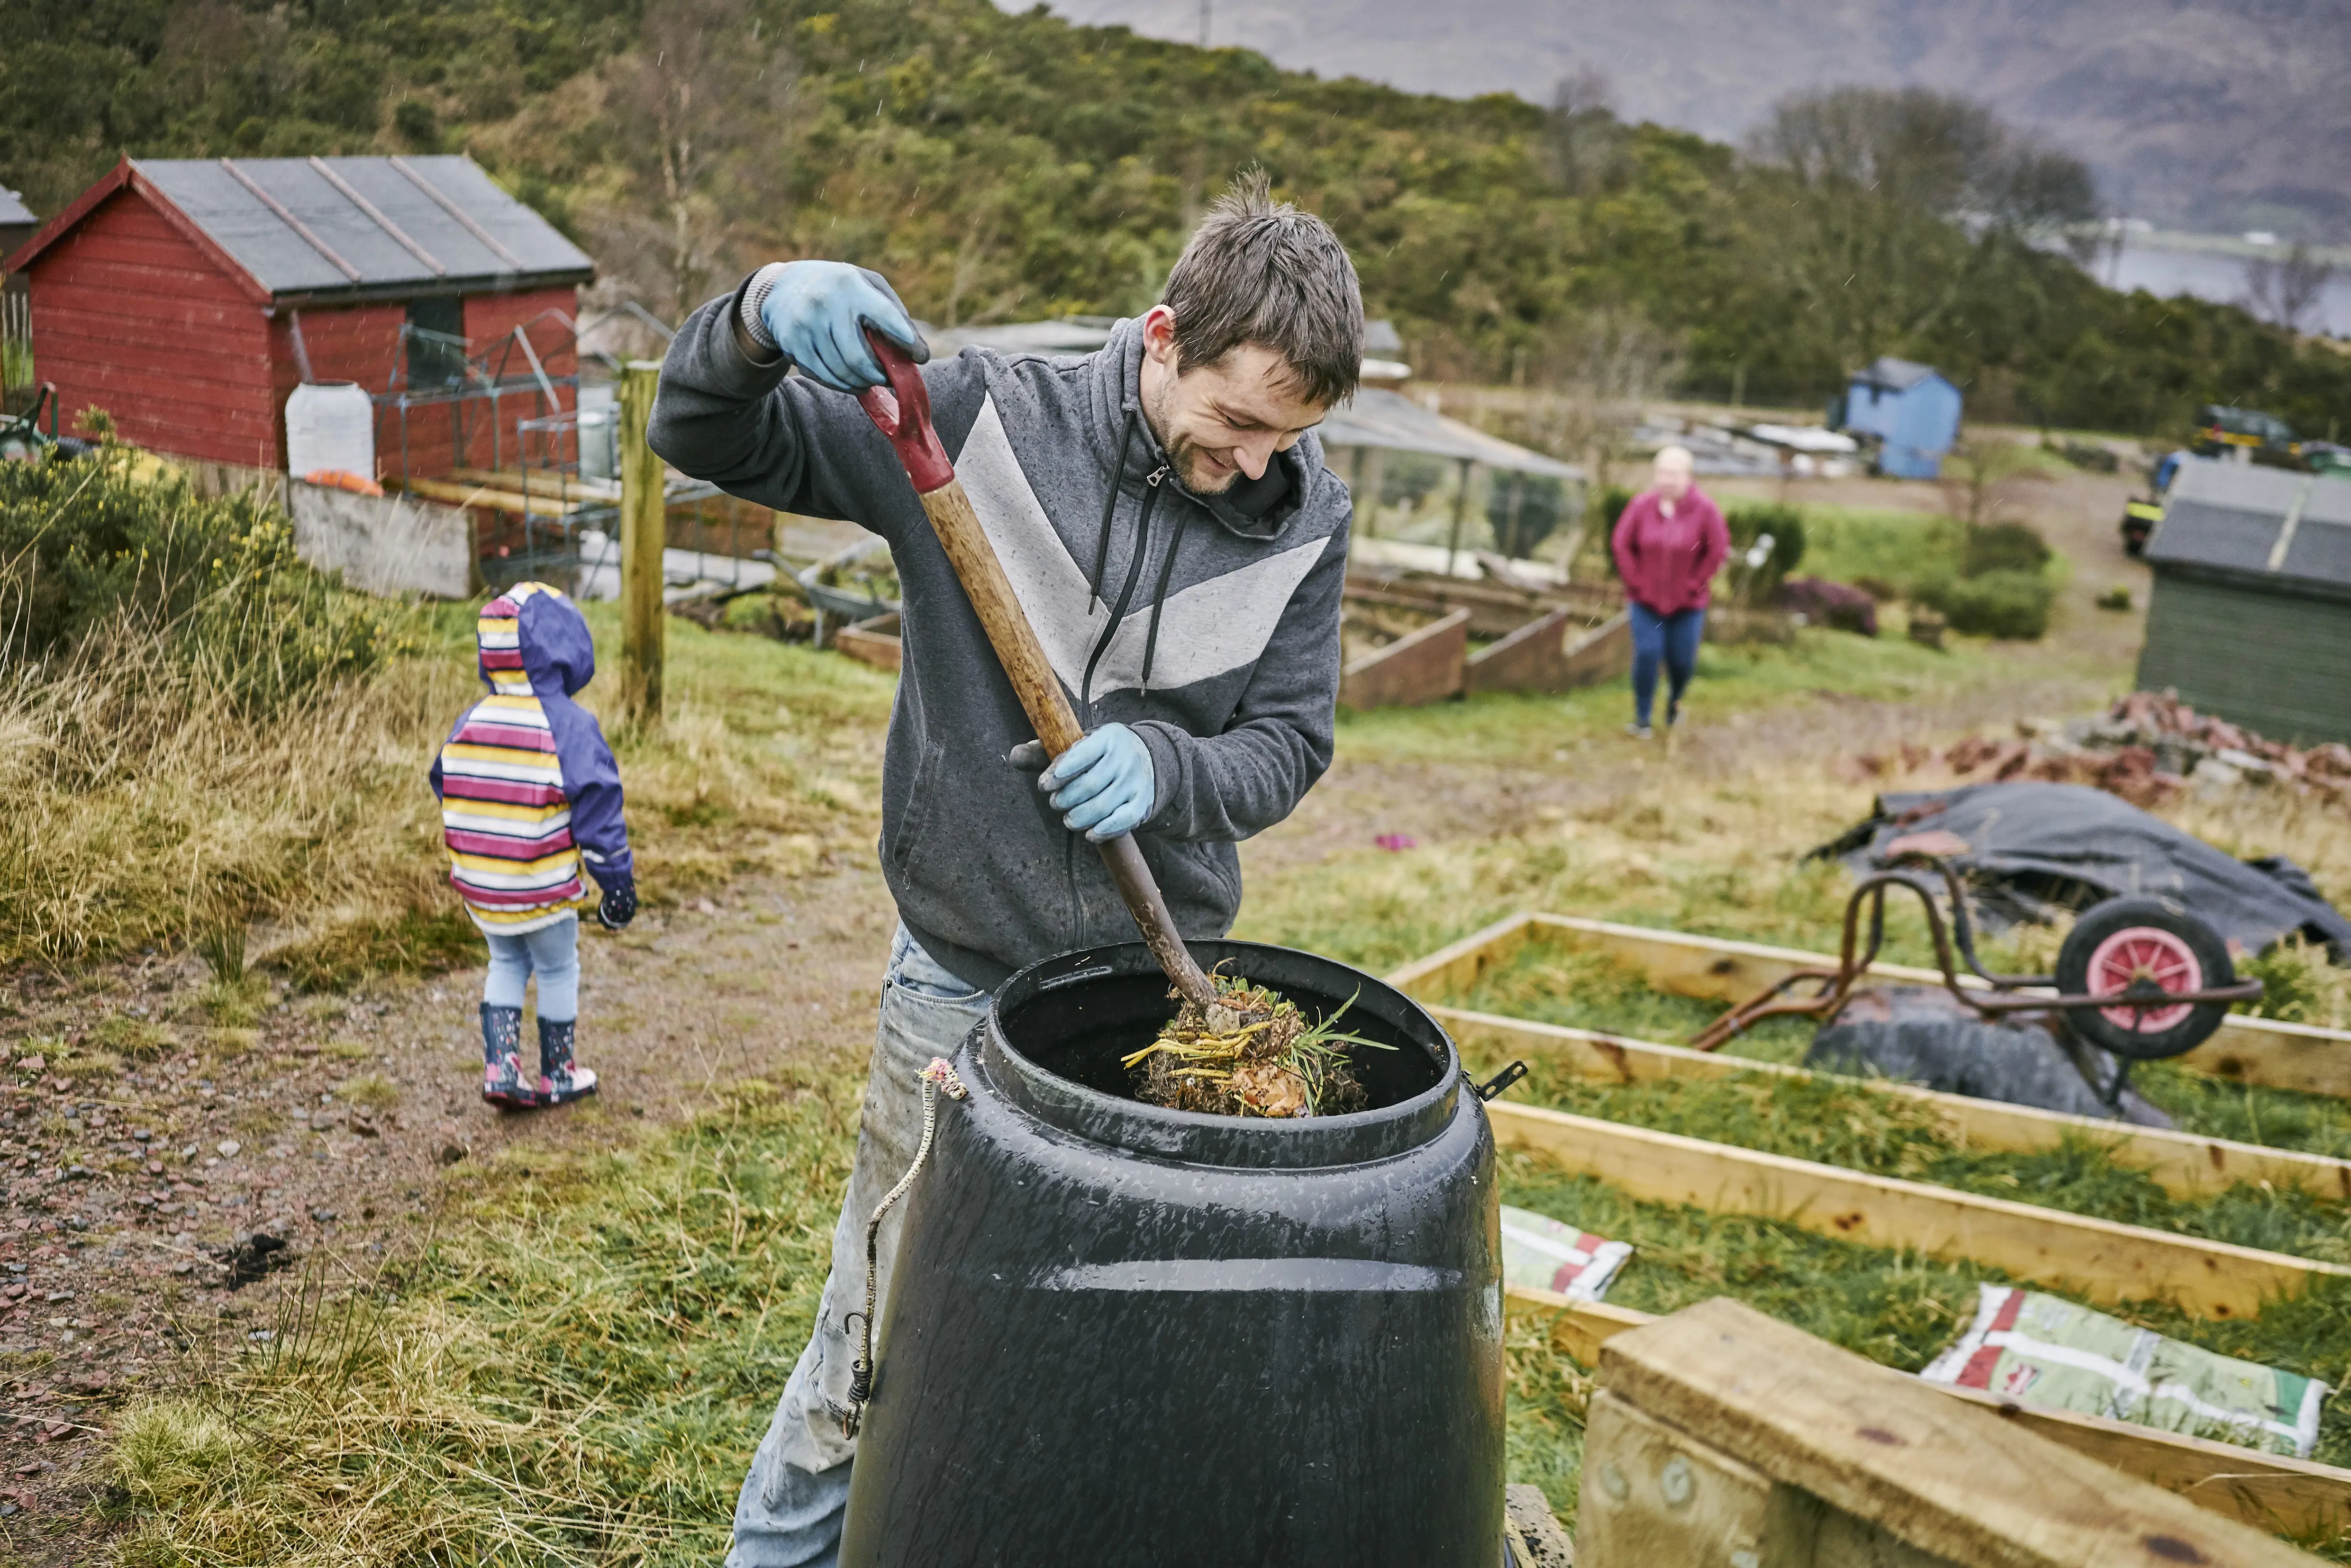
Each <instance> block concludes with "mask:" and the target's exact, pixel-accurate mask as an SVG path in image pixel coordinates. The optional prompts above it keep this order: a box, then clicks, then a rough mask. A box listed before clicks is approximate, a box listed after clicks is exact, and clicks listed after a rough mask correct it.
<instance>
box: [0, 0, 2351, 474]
mask: <svg viewBox="0 0 2351 1568" xmlns="http://www.w3.org/2000/svg"><path fill="white" fill-rule="evenodd" d="M20 9H21V10H25V11H28V12H30V13H32V15H31V16H30V17H29V18H28V22H29V25H28V26H24V27H22V28H19V29H12V33H13V34H14V36H13V37H12V38H11V41H10V45H9V47H8V48H7V49H5V51H0V183H8V184H10V185H15V186H18V187H20V188H22V189H24V191H25V192H26V195H27V197H28V199H29V200H31V202H32V203H33V204H34V205H35V207H36V210H37V211H43V212H48V211H54V210H56V208H57V207H58V206H59V205H61V204H63V203H64V202H65V201H67V200H68V199H70V197H71V196H72V194H73V193H75V192H76V191H77V190H78V189H79V188H80V186H81V185H82V184H83V183H87V181H89V179H91V178H94V177H95V175H96V174H97V173H99V172H102V171H103V170H104V169H105V168H106V167H107V166H108V165H110V163H111V162H113V160H114V159H115V158H116V157H117V156H118V155H120V154H121V153H123V152H130V153H131V154H133V155H144V156H210V155H216V154H219V153H224V152H225V153H231V154H238V155H252V156H269V155H295V154H307V153H313V152H371V151H393V152H396V151H465V152H471V153H472V154H473V155H474V156H475V157H476V158H478V159H479V160H481V161H482V162H484V163H485V164H486V165H487V166H488V167H489V168H490V169H491V170H492V171H493V172H495V173H496V174H497V175H498V176H499V177H500V178H501V179H502V180H504V181H506V182H507V183H508V184H509V185H510V186H511V187H512V188H513V189H514V190H515V191H516V192H517V194H519V195H521V196H522V197H524V199H526V200H528V201H530V202H531V203H533V204H535V205H537V206H538V207H539V208H540V209H541V210H543V211H545V212H547V213H548V214H549V216H551V217H552V218H554V219H555V220H556V221H557V222H558V223H559V225H562V226H564V227H565V228H566V229H567V230H568V231H569V232H571V233H572V234H573V235H575V237H577V238H579V239H580V240H581V241H582V243H583V244H585V245H586V246H588V248H589V249H590V251H591V252H592V253H593V254H595V255H596V256H598V258H599V261H600V264H601V267H602V268H603V271H604V274H605V278H606V284H605V287H607V288H608V289H611V290H614V291H620V292H628V293H631V294H633V295H634V296H635V297H636V298H640V299H641V300H642V301H643V302H644V303H645V304H647V305H648V306H650V307H652V308H654V309H656V310H658V311H661V312H662V313H664V314H665V315H669V316H671V317H673V318H674V317H675V316H676V315H678V314H680V313H682V312H683V311H684V309H686V308H691V306H692V305H693V304H694V303H695V302H696V301H698V300H699V299H701V298H705V297H706V296H708V295H709V294H712V293H715V292H716V291H717V290H719V289H721V288H724V287H726V286H728V285H729V284H731V283H732V282H733V281H734V279H735V277H737V276H738V275H739V273H740V271H741V270H742V269H744V268H746V267H748V266H749V265H751V264H753V263H754V262H756V261H758V260H759V259H764V258H767V257H770V256H802V255H823V256H837V257H841V258H842V259H847V260H853V261H858V262H862V263H863V264H865V265H867V266H871V267H875V268H876V269H878V270H881V271H883V272H884V273H886V274H887V275H888V276H889V277H891V278H892V279H893V281H894V282H895V283H896V284H897V286H898V287H899V288H900V290H901V292H902V293H904V295H905V297H906V298H907V301H908V303H909V304H910V305H911V306H912V307H913V308H914V310H915V311H916V312H917V313H918V314H920V315H922V316H924V317H925V318H926V319H930V320H933V321H936V322H941V323H946V324H959V323H968V322H980V321H987V320H998V319H1022V318H1032V317H1046V316H1056V315H1061V314H1072V313H1077V314H1120V313H1126V312H1131V311H1134V310H1135V309H1137V308H1141V307H1142V306H1144V305H1145V304H1147V303H1149V302H1150V301H1151V300H1152V299H1153V298H1155V297H1156V294H1157V290H1158V287H1159V284H1160V281H1161V279H1162V278H1163V277H1165V271H1166V268H1167V267H1168V266H1169V264H1170V263H1171V262H1172V261H1173V260H1174V258H1175V254H1176V252H1177V250H1178V249H1179V248H1180V246H1181V245H1182V242H1183V239H1184V236H1185V235H1186V233H1187V232H1188V230H1189V227H1190V225H1191V224H1192V223H1193V221H1194V220H1195V219H1196V215H1197V214H1198V213H1199V212H1200V210H1201V208H1202V207H1203V205H1204V204H1205V203H1206V201H1207V199H1208V197H1209V196H1211V195H1212V194H1213V193H1215V192H1216V191H1217V189H1218V188H1219V187H1220V186H1221V185H1222V184H1223V183H1224V182H1225V181H1226V180H1228V178H1229V177H1230V176H1231V174H1232V173H1233V172H1234V171H1236V170H1237V169H1238V168H1240V167H1243V166H1244V165H1246V164H1249V163H1250V162H1257V163H1261V164H1262V165H1263V166H1264V167H1265V168H1266V169H1267V170H1268V171H1269V172H1270V173H1271V174H1272V175H1273V177H1274V180H1275V183H1276V186H1277V188H1278V189H1279V190H1280V192H1281V193H1283V194H1285V195H1287V196H1289V197H1290V198H1291V199H1293V200H1296V201H1298V202H1300V203H1301V204H1305V205H1308V206H1311V207H1312V208H1313V209H1314V210H1316V211H1318V212H1320V213H1322V214H1323V215H1324V216H1325V217H1326V218H1328V219H1329V220H1330V221H1331V222H1332V225H1334V226H1335V227H1336V228H1337V229H1338V231H1339V232H1340V234H1341V235H1343V237H1344V238H1345V239H1346V240H1347V242H1348V244H1349V245H1350V246H1351V247H1352V248H1353V252H1354V255H1355V257H1356V261H1357V265H1358V267H1359V269H1360V270H1361V272H1362V275H1363V279H1364V291H1365V295H1366V300H1367V304H1368V305H1369V307H1370V308H1371V310H1372V311H1373V313H1374V314H1376V315H1384V316H1387V317H1390V318H1392V319H1394V320H1395V322H1396V324H1397V326H1398V328H1399V329H1401V330H1402V331H1403V333H1404V335H1405V340H1406V342H1407V344H1408V346H1409V348H1410V350H1411V354H1412V357H1413V358H1414V360H1415V361H1416V363H1417V364H1418V365H1419V366H1420V367H1421V368H1422V370H1423V371H1424V372H1425V373H1428V374H1432V375H1437V376H1444V377H1448V378H1458V379H1478V380H1487V381H1503V382H1518V383H1521V384H1527V385H1559V384H1566V383H1572V382H1583V383H1587V384H1590V383H1597V382H1609V383H1610V384H1613V385H1617V386H1619V387H1623V388H1629V389H1630V390H1633V391H1657V390H1663V388H1664V387H1665V386H1666V385H1668V384H1670V385H1671V386H1673V387H1676V388H1678V389H1679V390H1683V391H1687V392H1692V393H1696V394H1702V395H1717V396H1724V395H1730V394H1732V393H1734V392H1735V393H1738V394H1740V395H1741V396H1743V397H1744V398H1745V399H1746V400H1747V401H1749V402H1776V403H1795V404H1803V403H1813V402H1818V401H1819V400H1821V399H1823V398H1824V397H1825V396H1826V395H1827V394H1828V393H1829V392H1831V391H1833V390H1834V388H1835V387H1836V386H1837V385H1838V384H1840V382H1841V381H1842V379H1843V377H1844V374H1845V372H1847V371H1850V370H1852V369H1853V368H1855V366H1857V365H1859V364H1861V363H1863V362H1865V361H1867V360H1869V359H1872V358H1875V357H1876V356H1877V355H1879V354H1886V353H1892V354H1897V355H1901V356H1903V357H1906V358H1911V359H1918V360H1923V361H1929V362H1931V363H1934V364H1936V365H1938V367H1940V368H1941V369H1942V370H1944V371H1945V372H1946V373H1948V374H1949V375H1950V376H1952V378H1953V379H1954V380H1956V381H1958V382H1960V383H1961V384H1962V385H1963V386H1965V387H1966V388H1967V390H1968V392H1969V393H1970V413H1971V415H1973V416H1975V417H1979V418H2007V419H2017V420H2024V421H2034V422H2040V423H2049V424H2055V425H2066V426H2092V427H2100V428H2110V429H2119V430H2131V431H2144V432H2148V433H2162V432H2168V431H2170V430H2174V429H2176V428H2178V427H2179V426H2180V425H2181V424H2182V423H2184V422H2185V421H2186V420H2187V419H2188V418H2189V415H2190V413H2192V411H2193V409H2194V408H2195V406H2196V405H2197V404H2199V403H2202V402H2240V403H2250V404H2253V405H2257V406H2261V407H2264V408H2267V409H2270V410H2271V411H2273V412H2274V413H2279V414H2282V415H2283V416H2284V417H2286V418H2288V419H2290V420H2293V421H2294V422H2295V423H2297V424H2300V425H2302V426H2304V427H2305V428H2308V429H2311V430H2313V431H2314V432H2319V433H2324V432H2325V430H2326V429H2327V428H2329V427H2330V424H2331V423H2332V422H2334V421H2335V420H2336V419H2338V418H2339V417H2341V416H2342V415H2344V414H2346V413H2351V357H2346V355H2344V354H2343V353H2341V352H2338V351H2337V350H2335V348H2333V347H2331V346H2328V345H2326V344H2323V343H2314V342H2310V341H2306V340H2298V339H2296V338H2295V337H2294V335H2293V334H2292V333H2290V332H2286V331H2283V330H2280V329H2276V328H2274V327H2273V326H2270V325H2268V324H2266V323H2264V322H2262V321H2261V320H2259V319H2255V318H2254V317H2253V316H2252V315H2250V314H2248V313H2246V312H2245V311H2243V310H2241V309H2238V308H2234V307H2229V306H2220V305H2210V304H2206V303H2202V302H2198V301H2194V300H2187V299H2179V300H2158V299H2155V298H2150V297H2147V296H2146V295H2123V294H2118V293H2116V292H2114V291H2112V290H2110V289H2107V288H2105V287H2102V286H2100V285H2099V284H2097V283H2096V282H2095V280H2094V279H2093V278H2092V277H2090V276H2088V274H2086V273H2085V271H2083V270H2082V268H2081V267H2078V266H2076V265H2075V264H2074V259H2073V258H2072V257H2071V256H2068V255H2067V254H2066V251H2065V248H2064V236H2065V235H2067V234H2069V233H2073V232H2079V231H2080V229H2081V227H2082V225H2084V224H2085V222H2086V221H2087V220H2091V219H2095V217H2096V216H2097V215H2098V214H2097V206H2096V194H2095V189H2094V187H2093V185H2092V184H2091V182H2090V179H2089V176H2088V174H2087V172H2085V170H2084V168H2083V167H2082V165H2081V164H2080V163H2079V162H2077V161H2075V160H2074V159H2073V158H2070V157H2068V156H2066V155H2064V153H2063V152H2058V151H2055V150H2052V149H2049V148H2045V147H2043V146H2040V145H2038V144H2036V143H2034V142H2033V141H2032V140H2031V139H2029V138H2026V137H2023V136H2021V135H2019V134H2018V133H2016V132H2015V131H2013V130H2011V128H2008V127H2006V126H2003V125H2002V124H2001V123H2000V122H1999V121H1998V120H1996V119H1995V118H1994V117H1993V116H1991V114H1990V113H1988V112H1987V111H1985V110H1982V109H1980V108H1979V107H1977V106H1974V105H1971V104H1969V103H1967V102H1964V101H1962V100H1959V99H1950V98H1947V97H1941V96H1938V95H1935V94H1931V93H1926V92H1923V91H1916V90H1914V91H1907V92H1886V91H1877V90H1871V89H1837V90H1833V91H1829V92H1823V93H1813V94H1810V95H1805V96H1802V97H1799V98H1796V99H1791V100H1789V101H1787V102H1784V103H1782V105H1781V106H1780V107H1779V108H1778V110H1776V111H1775V112H1774V114H1773V115H1772V116H1771V117H1770V119H1769V120H1768V121H1767V123H1766V124H1764V125H1763V126H1762V127H1761V128H1760V129H1759V130H1758V131H1757V132H1756V133H1755V135H1754V136H1753V137H1752V138H1751V139H1750V141H1749V142H1748V143H1747V144H1746V145H1745V146H1743V147H1741V148H1736V149H1734V148H1731V147H1728V146H1724V145H1721V144H1719V143H1715V142H1710V141H1706V140H1704V139H1702V138H1700V137H1698V136H1694V135H1690V134H1687V133H1685V132H1681V131H1673V130H1670V129H1667V128H1663V127H1659V126H1655V125H1646V124H1630V123H1627V122H1625V120H1622V119H1621V118H1620V117H1618V116H1617V115H1616V114H1615V113H1614V110H1612V109H1611V107H1610V106H1609V103H1608V101H1607V99H1606V95H1605V91H1604V84H1601V83H1599V82H1597V81H1595V80H1593V79H1591V78H1580V79H1577V80H1573V81H1570V82H1568V83H1566V84H1563V85H1562V89H1561V91H1560V93H1559V94H1558V96H1557V97H1556V99H1554V101H1552V102H1550V103H1546V104H1537V103H1531V102H1528V101H1526V100H1524V99H1519V98H1515V97H1511V96H1508V95H1502V94H1496V95H1490V96H1487V97H1481V98H1476V99H1444V98H1437V97H1433V96H1427V95H1420V94H1412V93H1405V92H1402V91H1398V90H1395V89H1389V88H1385V87H1380V86H1376V85H1374V84H1371V83H1366V82H1364V81H1361V80H1355V79H1338V80H1324V79H1320V78H1315V77H1312V76H1309V75H1305V74H1302V73H1298V72H1290V71H1283V70H1280V69H1278V68H1275V67H1274V66H1272V65H1271V64H1270V63H1269V62H1268V61H1266V60H1265V59H1264V58H1263V57H1259V56H1257V55H1255V54H1252V53H1249V52H1248V51H1245V50H1239V49H1216V50H1203V49H1199V48H1196V47H1191V46H1187V45H1182V44H1175V43H1168V42H1162V41H1158V40H1153V39H1148V38H1143V37H1137V36H1135V35H1134V34H1133V33H1131V32H1129V31H1127V30H1126V29H1123V28H1115V27H1113V28H1092V27H1079V26H1071V25H1070V24H1068V23H1066V22H1063V21H1061V20H1060V19H1059V18H1057V17H1054V16H1051V15H1050V14H1049V13H1048V12H1046V11H1045V10H1044V8H1043V7H1042V6H1040V7H1038V8H1036V9H1034V10H1030V11H1028V12H1024V13H1018V14H1011V13H1007V12H1004V11H1000V10H998V9H997V8H996V7H995V6H994V5H989V4H987V0H912V3H906V0H666V3H664V4H660V5H647V4H643V3H642V0H533V3H531V4H528V5H526V4H524V3H523V0H97V3H94V4H93V3H89V0H24V4H23V5H20Z"/></svg>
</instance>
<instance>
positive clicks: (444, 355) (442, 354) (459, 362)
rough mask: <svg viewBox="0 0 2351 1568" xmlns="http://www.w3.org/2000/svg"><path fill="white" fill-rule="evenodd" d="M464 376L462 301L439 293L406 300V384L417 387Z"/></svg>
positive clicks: (455, 381)
mask: <svg viewBox="0 0 2351 1568" xmlns="http://www.w3.org/2000/svg"><path fill="white" fill-rule="evenodd" d="M464 381H465V300H463V299H461V298H458V297H456V296H455V295H441V296H439V297H437V298H429V299H412V300H410V301H409V302H408V384H409V385H410V386H412V387H415V388H418V389H419V390H424V389H434V390H438V389H440V388H443V387H453V386H456V385H458V384H459V383H461V382H464Z"/></svg>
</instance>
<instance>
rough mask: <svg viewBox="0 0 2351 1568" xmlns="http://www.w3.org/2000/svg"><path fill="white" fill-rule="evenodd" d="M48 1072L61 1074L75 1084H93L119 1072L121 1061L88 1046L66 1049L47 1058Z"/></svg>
mask: <svg viewBox="0 0 2351 1568" xmlns="http://www.w3.org/2000/svg"><path fill="white" fill-rule="evenodd" d="M49 1071H52V1072H57V1073H62V1074H64V1075H65V1076H66V1077H68V1078H70V1079H72V1080H73V1081H74V1082H77V1083H95V1082H99V1081H100V1080H103V1079H108V1078H112V1077H114V1076H116V1075H117V1074H119V1073H120V1072H121V1071H122V1059H121V1058H120V1057H119V1056H117V1055H115V1054H114V1052H112V1051H100V1050H98V1049H96V1048H94V1047H90V1046H82V1047H79V1048H74V1047H68V1048H67V1049H66V1050H64V1051H60V1052H59V1053H58V1054H57V1055H56V1056H53V1057H51V1058H49Z"/></svg>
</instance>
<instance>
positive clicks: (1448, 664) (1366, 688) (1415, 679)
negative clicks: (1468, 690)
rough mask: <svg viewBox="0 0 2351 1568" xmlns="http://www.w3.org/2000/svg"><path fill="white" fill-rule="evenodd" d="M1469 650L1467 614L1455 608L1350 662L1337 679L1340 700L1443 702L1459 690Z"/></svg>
mask: <svg viewBox="0 0 2351 1568" xmlns="http://www.w3.org/2000/svg"><path fill="white" fill-rule="evenodd" d="M1468 653H1469V612H1468V611H1467V610H1456V611H1454V612H1452V613H1451V614H1449V615H1447V616H1445V617H1443V618H1442V619H1440V620H1437V621H1432V622H1429V623H1428V624H1427V625H1426V626H1423V627H1422V628H1421V629H1420V630H1418V631H1417V632H1412V633H1411V634H1410V635H1408V636H1405V637H1399V638H1397V639H1396V640H1395V642H1393V643H1389V644H1388V645H1387V646H1386V647H1384V648H1383V649H1381V650H1380V651H1379V652H1378V653H1372V654H1369V655H1367V656H1365V657H1364V658H1361V659H1358V660H1356V661H1355V662H1354V663H1353V664H1350V665H1348V666H1347V667H1346V669H1345V670H1344V671H1343V672H1342V674H1340V677H1339V701H1340V702H1341V703H1342V704H1343V705H1344V706H1348V707H1352V708H1374V707H1414V706H1418V705H1419V704H1422V703H1432V702H1437V701H1441V700H1442V699H1444V698H1446V697H1449V696H1452V695H1455V694H1457V693H1458V692H1459V691H1460V690H1461V670H1462V666H1463V664H1465V663H1466V661H1467V660H1468Z"/></svg>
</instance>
